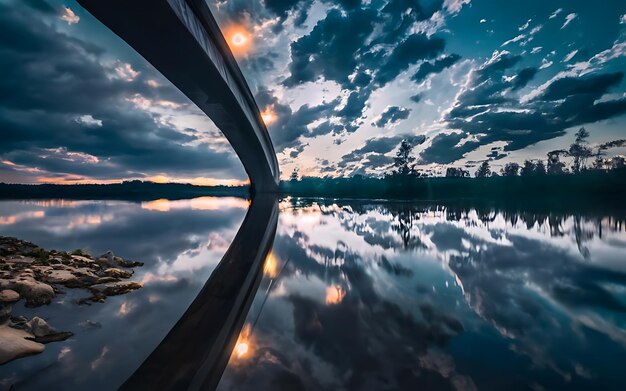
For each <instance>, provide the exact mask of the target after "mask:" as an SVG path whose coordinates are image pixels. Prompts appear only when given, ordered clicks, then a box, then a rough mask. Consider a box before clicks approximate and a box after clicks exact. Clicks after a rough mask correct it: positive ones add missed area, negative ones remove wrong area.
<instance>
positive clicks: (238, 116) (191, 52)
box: [78, 0, 280, 193]
mask: <svg viewBox="0 0 626 391" xmlns="http://www.w3.org/2000/svg"><path fill="white" fill-rule="evenodd" d="M78 3H79V4H80V5H81V6H83V7H84V8H85V9H86V10H87V11H89V12H90V13H91V14H92V15H93V16H95V17H96V18H97V19H98V20H100V21H101V22H102V23H103V24H104V25H106V26H107V27H109V28H110V29H111V30H112V31H113V32H114V33H115V34H117V35H118V36H119V37H120V38H122V39H123V40H124V41H126V42H127V43H128V44H129V45H130V46H131V47H133V49H135V50H136V51H137V52H138V53H139V54H141V55H142V56H143V57H144V58H145V59H146V60H148V62H150V63H151V64H152V65H153V66H154V67H155V68H156V69H157V70H158V71H159V72H161V73H162V74H163V75H164V76H165V77H166V78H167V79H168V80H170V81H171V82H172V84H174V85H175V86H176V87H178V89H180V90H181V91H182V92H183V93H184V94H185V95H186V96H187V97H189V99H191V100H192V101H193V102H194V103H195V104H196V105H197V106H198V107H199V108H200V109H201V110H202V111H203V112H204V113H206V114H207V115H208V116H209V118H211V120H213V122H214V123H215V125H216V126H217V127H218V128H219V129H220V130H221V131H222V133H223V134H224V136H226V138H227V139H228V141H229V142H230V144H231V145H232V147H233V149H234V150H235V152H236V153H237V155H238V156H239V159H240V160H241V162H242V163H243V166H244V168H245V170H246V172H247V173H248V177H249V178H250V184H251V187H252V191H253V193H267V192H276V191H277V189H278V182H279V177H280V171H279V167H278V161H277V159H276V153H275V151H274V147H273V145H272V141H271V140H270V137H269V134H268V132H267V128H266V127H265V124H264V123H263V120H262V119H261V114H260V112H259V109H258V107H257V105H256V103H255V101H254V97H253V96H252V93H251V92H250V88H249V87H248V85H247V83H246V81H245V79H244V77H243V75H242V74H241V70H240V69H239V66H238V65H237V62H236V61H235V58H234V57H233V54H232V52H231V51H230V48H229V47H228V44H227V43H226V40H225V39H224V36H223V35H222V32H221V30H220V28H219V26H218V25H217V22H216V21H215V18H214V17H213V15H212V14H211V11H210V10H209V7H208V6H207V4H206V2H205V0H78Z"/></svg>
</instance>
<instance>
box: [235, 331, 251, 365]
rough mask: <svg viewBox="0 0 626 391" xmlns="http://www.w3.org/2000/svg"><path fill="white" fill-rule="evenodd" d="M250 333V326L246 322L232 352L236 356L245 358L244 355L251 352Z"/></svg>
mask: <svg viewBox="0 0 626 391" xmlns="http://www.w3.org/2000/svg"><path fill="white" fill-rule="evenodd" d="M251 333H252V328H251V327H250V324H246V325H245V326H244V327H243V329H242V330H241V333H239V338H238V339H237V343H236V344H235V351H234V352H233V353H234V354H235V356H236V357H237V358H246V356H248V355H250V354H252V338H251V335H250V334H251Z"/></svg>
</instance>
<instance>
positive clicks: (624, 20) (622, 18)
mask: <svg viewBox="0 0 626 391" xmlns="http://www.w3.org/2000/svg"><path fill="white" fill-rule="evenodd" d="M619 24H626V14H624V15H622V16H620V17H619Z"/></svg>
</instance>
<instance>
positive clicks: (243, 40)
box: [224, 25, 252, 56]
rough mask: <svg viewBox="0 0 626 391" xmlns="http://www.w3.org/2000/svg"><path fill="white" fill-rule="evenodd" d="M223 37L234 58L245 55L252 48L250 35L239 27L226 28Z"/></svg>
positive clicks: (242, 27) (243, 28)
mask: <svg viewBox="0 0 626 391" xmlns="http://www.w3.org/2000/svg"><path fill="white" fill-rule="evenodd" d="M224 37H225V38H226V41H227V42H228V46H229V47H230V50H231V51H232V52H233V54H234V55H235V56H240V55H243V54H246V53H247V52H248V51H249V50H250V48H251V46H252V34H250V32H248V30H247V29H246V28H245V27H244V26H241V25H232V26H229V27H226V28H225V29H224Z"/></svg>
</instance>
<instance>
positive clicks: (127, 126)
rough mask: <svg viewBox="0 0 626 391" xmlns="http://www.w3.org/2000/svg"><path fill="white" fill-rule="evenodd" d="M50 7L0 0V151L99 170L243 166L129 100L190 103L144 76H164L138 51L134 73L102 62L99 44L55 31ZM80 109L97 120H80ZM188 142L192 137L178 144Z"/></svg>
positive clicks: (112, 174)
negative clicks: (122, 74) (121, 73)
mask: <svg viewBox="0 0 626 391" xmlns="http://www.w3.org/2000/svg"><path fill="white" fill-rule="evenodd" d="M48 14H49V13H48V12H45V13H43V14H42V13H39V12H37V11H34V10H33V9H32V8H29V9H28V10H25V9H24V8H23V6H22V5H20V3H14V4H12V6H8V5H5V4H0V35H1V36H5V37H12V39H10V40H2V41H1V42H0V52H2V56H1V57H0V129H1V130H0V132H1V135H2V139H3V142H2V144H1V145H0V156H2V157H3V158H4V159H6V160H12V159H15V160H16V161H15V162H14V163H19V164H22V165H24V166H27V167H38V168H40V169H43V170H51V171H52V172H56V173H65V174H78V175H83V176H87V177H89V176H94V177H96V178H98V179H109V178H110V179H116V178H121V177H127V176H142V175H143V174H142V173H147V174H155V173H160V172H167V173H168V174H171V175H193V176H200V175H201V174H202V173H206V171H207V170H222V172H223V173H230V175H235V176H242V170H241V168H240V165H239V164H238V163H237V161H236V160H235V159H233V157H234V155H233V154H231V153H226V152H217V151H215V150H213V149H212V147H211V146H209V145H208V144H206V143H204V142H201V141H200V140H199V139H198V136H197V134H193V132H191V133H192V134H191V135H189V134H184V133H181V132H180V131H178V130H176V129H174V128H172V127H171V126H169V125H166V124H165V123H164V122H162V121H159V119H160V118H159V116H158V115H156V114H152V113H149V112H146V111H144V110H141V109H138V108H137V107H135V105H134V104H133V103H131V101H129V99H144V100H146V101H147V102H153V103H152V104H157V103H155V102H159V101H168V102H171V103H168V104H171V105H180V106H181V107H187V106H188V105H189V101H188V100H187V99H186V98H185V97H184V96H182V94H180V93H179V92H178V91H177V90H175V89H174V88H173V87H171V86H168V85H165V86H160V87H151V86H149V85H148V84H147V81H148V79H156V80H159V81H161V82H162V83H163V81H162V80H163V79H162V78H161V77H160V76H159V75H156V74H154V71H152V70H151V69H150V67H149V66H147V65H146V64H145V63H144V62H142V61H141V60H139V59H138V61H137V62H138V63H139V64H140V65H139V66H137V65H135V66H134V67H135V70H136V71H137V72H139V73H138V74H137V75H135V77H134V78H133V77H127V78H126V79H123V78H121V77H117V76H115V73H116V69H115V68H116V67H123V66H124V64H122V63H119V64H114V65H112V66H104V65H102V63H101V62H100V61H101V55H102V54H103V53H104V50H102V49H101V48H99V47H98V46H96V45H94V44H90V43H86V42H84V41H81V40H79V39H76V38H73V37H71V36H68V35H66V34H64V33H62V32H60V31H57V30H56V29H55V28H54V27H53V26H54V24H52V23H47V22H43V21H42V20H41V19H42V18H45V17H49V16H47V15H48ZM52 17H56V13H54V14H53V15H52ZM122 70H123V69H122ZM112 75H113V76H112ZM163 84H166V83H163ZM85 115H89V116H91V118H93V119H94V120H95V121H96V122H94V123H88V122H87V123H85V122H81V121H80V120H79V118H80V116H85ZM188 142H196V144H197V145H196V146H185V145H182V144H183V143H188ZM51 150H55V151H57V152H55V153H51ZM84 155H89V156H84ZM85 158H87V160H85ZM95 159H97V160H95ZM103 166H104V167H105V168H106V169H105V168H103ZM233 166H234V167H235V169H233ZM57 170H63V171H57ZM44 174H45V173H44Z"/></svg>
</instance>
